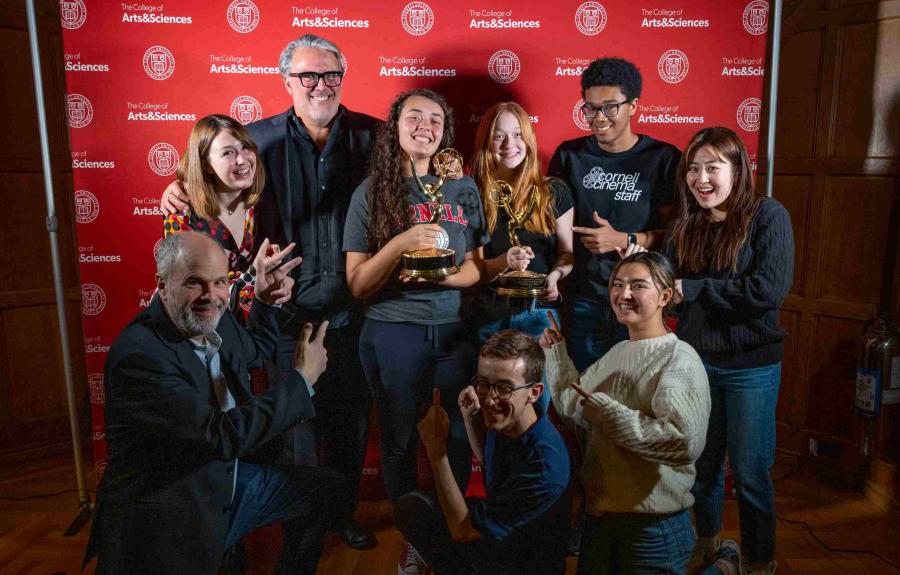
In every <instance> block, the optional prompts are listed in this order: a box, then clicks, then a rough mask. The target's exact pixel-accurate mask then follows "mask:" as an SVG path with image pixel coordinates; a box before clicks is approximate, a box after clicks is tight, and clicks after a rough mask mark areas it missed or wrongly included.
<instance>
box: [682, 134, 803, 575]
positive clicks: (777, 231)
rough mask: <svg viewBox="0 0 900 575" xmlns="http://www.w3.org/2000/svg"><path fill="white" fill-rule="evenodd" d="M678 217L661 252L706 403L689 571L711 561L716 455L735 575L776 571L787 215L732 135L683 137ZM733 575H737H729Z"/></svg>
mask: <svg viewBox="0 0 900 575" xmlns="http://www.w3.org/2000/svg"><path fill="white" fill-rule="evenodd" d="M677 186H678V192H677V199H676V202H677V206H678V217H677V219H676V220H675V222H674V224H673V228H672V231H671V239H670V241H669V242H668V244H667V250H668V252H669V253H670V254H671V258H672V261H673V262H674V263H675V264H676V267H677V269H678V277H679V278H680V279H678V280H677V281H676V285H675V297H676V301H680V302H682V303H681V313H680V317H679V321H678V336H679V337H680V338H681V339H683V340H684V341H686V342H688V343H690V344H691V345H692V346H693V347H694V349H696V350H697V353H699V354H700V357H701V358H702V359H703V364H704V366H705V367H706V372H707V374H708V375H709V387H710V393H711V395H712V411H711V412H710V418H709V431H708V433H707V441H706V448H705V449H704V451H703V455H702V456H701V457H700V459H699V460H698V461H697V481H696V483H695V484H694V488H693V493H694V497H695V498H696V503H695V504H694V517H695V519H696V523H697V531H698V535H699V539H698V542H697V547H696V549H695V552H694V557H693V559H692V567H694V568H698V569H699V568H702V566H703V565H704V564H706V563H708V562H709V561H711V560H713V559H714V558H715V557H716V552H717V549H720V548H721V547H720V545H719V536H718V534H719V530H720V529H721V528H722V499H723V496H724V493H723V471H722V461H723V459H724V457H725V454H726V453H727V454H728V460H729V461H730V462H731V467H732V469H733V471H734V477H735V488H736V491H737V499H738V509H739V511H740V528H741V529H740V530H741V546H740V548H741V556H742V558H741V560H742V562H743V566H742V568H741V571H742V572H743V573H751V574H762V573H773V572H774V571H775V566H776V565H775V491H774V487H773V485H772V480H771V478H770V477H769V468H770V467H771V465H772V463H773V461H774V459H775V405H776V402H777V400H778V387H779V384H780V382H781V356H782V341H783V340H784V330H783V329H781V326H780V324H779V321H778V313H779V309H780V307H781V302H782V301H784V298H785V296H786V295H787V293H788V290H789V289H790V287H791V278H792V277H793V271H794V239H793V233H792V230H791V221H790V216H789V215H788V212H787V210H786V209H784V206H782V205H781V204H779V203H778V202H777V201H775V200H774V199H772V198H767V197H765V196H760V195H757V193H756V192H755V190H754V187H753V172H752V170H751V167H750V158H749V156H748V155H747V150H746V148H745V147H744V144H743V142H741V139H740V138H739V137H738V135H737V134H735V133H734V132H733V131H732V130H729V129H728V128H722V127H713V128H706V129H703V130H701V131H699V132H697V134H695V135H694V137H693V138H691V141H690V142H689V143H688V145H687V148H685V150H684V155H683V156H682V157H681V163H680V164H679V166H678V180H677ZM734 571H736V569H734Z"/></svg>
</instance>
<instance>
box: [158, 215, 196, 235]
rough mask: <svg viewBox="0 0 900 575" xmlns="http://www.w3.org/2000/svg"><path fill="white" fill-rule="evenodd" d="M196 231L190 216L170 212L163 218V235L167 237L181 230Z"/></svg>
mask: <svg viewBox="0 0 900 575" xmlns="http://www.w3.org/2000/svg"><path fill="white" fill-rule="evenodd" d="M189 231H196V230H194V228H193V227H192V226H191V220H190V218H189V217H188V216H185V215H182V214H177V213H176V214H169V215H168V216H166V217H164V218H163V237H164V238H167V237H169V236H171V235H172V234H177V233H180V232H189Z"/></svg>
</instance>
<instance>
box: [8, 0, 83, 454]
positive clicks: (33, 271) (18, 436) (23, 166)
mask: <svg viewBox="0 0 900 575" xmlns="http://www.w3.org/2000/svg"><path fill="white" fill-rule="evenodd" d="M36 12H37V14H38V36H39V46H40V51H41V59H42V61H43V82H44V100H45V102H46V106H47V124H48V130H49V133H50V151H51V155H52V165H53V171H52V177H53V184H54V188H55V194H54V195H55V198H56V209H57V216H58V218H59V224H60V226H59V247H60V256H61V259H62V268H63V270H62V271H63V281H64V286H65V301H66V310H67V320H68V325H69V330H70V337H69V345H70V347H71V350H72V355H73V357H72V359H73V364H74V365H73V367H74V372H75V377H76V382H77V386H78V397H79V399H80V400H82V403H81V409H80V411H81V413H82V414H84V416H85V418H84V422H85V424H84V425H83V426H82V431H83V433H86V432H89V430H90V427H89V426H88V425H87V424H86V422H87V401H86V397H85V391H84V390H85V389H86V383H85V380H86V376H85V367H84V337H83V335H82V327H81V289H80V286H79V279H78V265H77V263H76V262H77V261H78V258H77V255H76V244H75V219H74V217H73V216H72V214H73V209H74V202H73V190H72V169H71V157H70V154H69V143H68V132H67V126H66V114H65V108H64V104H65V91H66V89H65V77H64V73H63V57H62V54H63V49H62V36H61V32H60V20H59V3H58V2H54V1H53V0H41V1H39V2H37V7H36ZM0 14H2V18H0V54H3V57H2V58H0V82H2V88H0V110H2V114H3V119H4V121H3V124H4V129H3V130H0V149H2V150H3V151H4V153H3V154H0V198H2V201H3V205H4V213H5V214H6V219H5V221H4V223H3V225H2V226H0V246H2V248H0V269H2V270H4V271H5V278H4V280H5V281H3V282H2V283H0V457H4V458H6V457H9V456H11V455H16V456H20V455H26V454H27V453H28V452H32V453H33V452H34V451H35V450H37V451H46V450H48V449H50V450H56V449H59V450H63V449H71V447H67V446H68V443H69V441H70V433H69V420H68V413H67V405H66V392H65V378H64V375H63V364H62V359H61V351H60V345H59V343H60V342H59V327H58V322H57V314H56V303H55V299H54V298H55V296H54V288H53V271H52V268H51V262H50V240H49V238H48V234H47V229H46V225H45V218H46V217H47V205H46V201H45V193H44V177H43V169H42V165H41V151H40V140H39V136H38V121H37V108H36V105H35V96H34V80H33V74H32V65H31V52H30V47H29V38H28V26H27V21H26V17H25V2H23V1H21V0H0Z"/></svg>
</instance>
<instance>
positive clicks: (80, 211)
mask: <svg viewBox="0 0 900 575" xmlns="http://www.w3.org/2000/svg"><path fill="white" fill-rule="evenodd" d="M98 215H100V202H98V201H97V196H95V195H94V194H92V193H90V192H89V191H87V190H78V191H77V192H75V221H76V222H78V223H79V224H89V223H91V222H93V221H94V220H96V219H97V216H98Z"/></svg>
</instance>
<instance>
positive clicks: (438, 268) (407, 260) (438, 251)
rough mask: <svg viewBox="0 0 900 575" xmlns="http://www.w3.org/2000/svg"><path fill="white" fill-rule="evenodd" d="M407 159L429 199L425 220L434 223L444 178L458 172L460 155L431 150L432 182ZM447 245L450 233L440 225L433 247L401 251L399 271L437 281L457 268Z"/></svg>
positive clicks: (441, 203)
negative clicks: (433, 177) (433, 176)
mask: <svg viewBox="0 0 900 575" xmlns="http://www.w3.org/2000/svg"><path fill="white" fill-rule="evenodd" d="M409 163H410V167H411V168H412V173H413V176H415V178H416V185H417V186H419V190H421V191H422V193H423V194H425V197H426V198H428V201H429V202H431V218H430V219H429V220H428V223H429V224H436V223H437V222H438V220H440V219H441V214H442V213H443V212H444V194H443V193H441V188H442V187H443V185H444V181H445V178H447V177H448V176H454V175H456V174H461V173H462V168H463V159H462V156H461V155H460V154H459V152H457V151H456V150H454V149H453V148H444V149H443V150H441V151H440V152H438V153H437V154H435V156H434V158H433V159H432V160H431V165H432V166H434V173H435V174H437V177H438V181H437V182H435V183H434V184H426V183H423V182H422V180H421V179H420V178H419V176H418V174H416V168H415V165H414V164H413V161H412V159H410V160H409ZM449 248H450V236H449V235H447V232H446V230H443V229H442V230H441V235H440V236H438V239H437V241H436V242H435V246H434V247H433V248H427V249H423V250H412V251H408V252H403V269H402V270H401V271H400V274H401V275H405V276H410V277H414V278H425V279H427V280H437V281H440V280H442V279H445V278H447V277H449V276H452V275H453V274H455V273H457V272H459V268H458V267H456V252H455V251H453V250H451V249H449Z"/></svg>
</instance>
